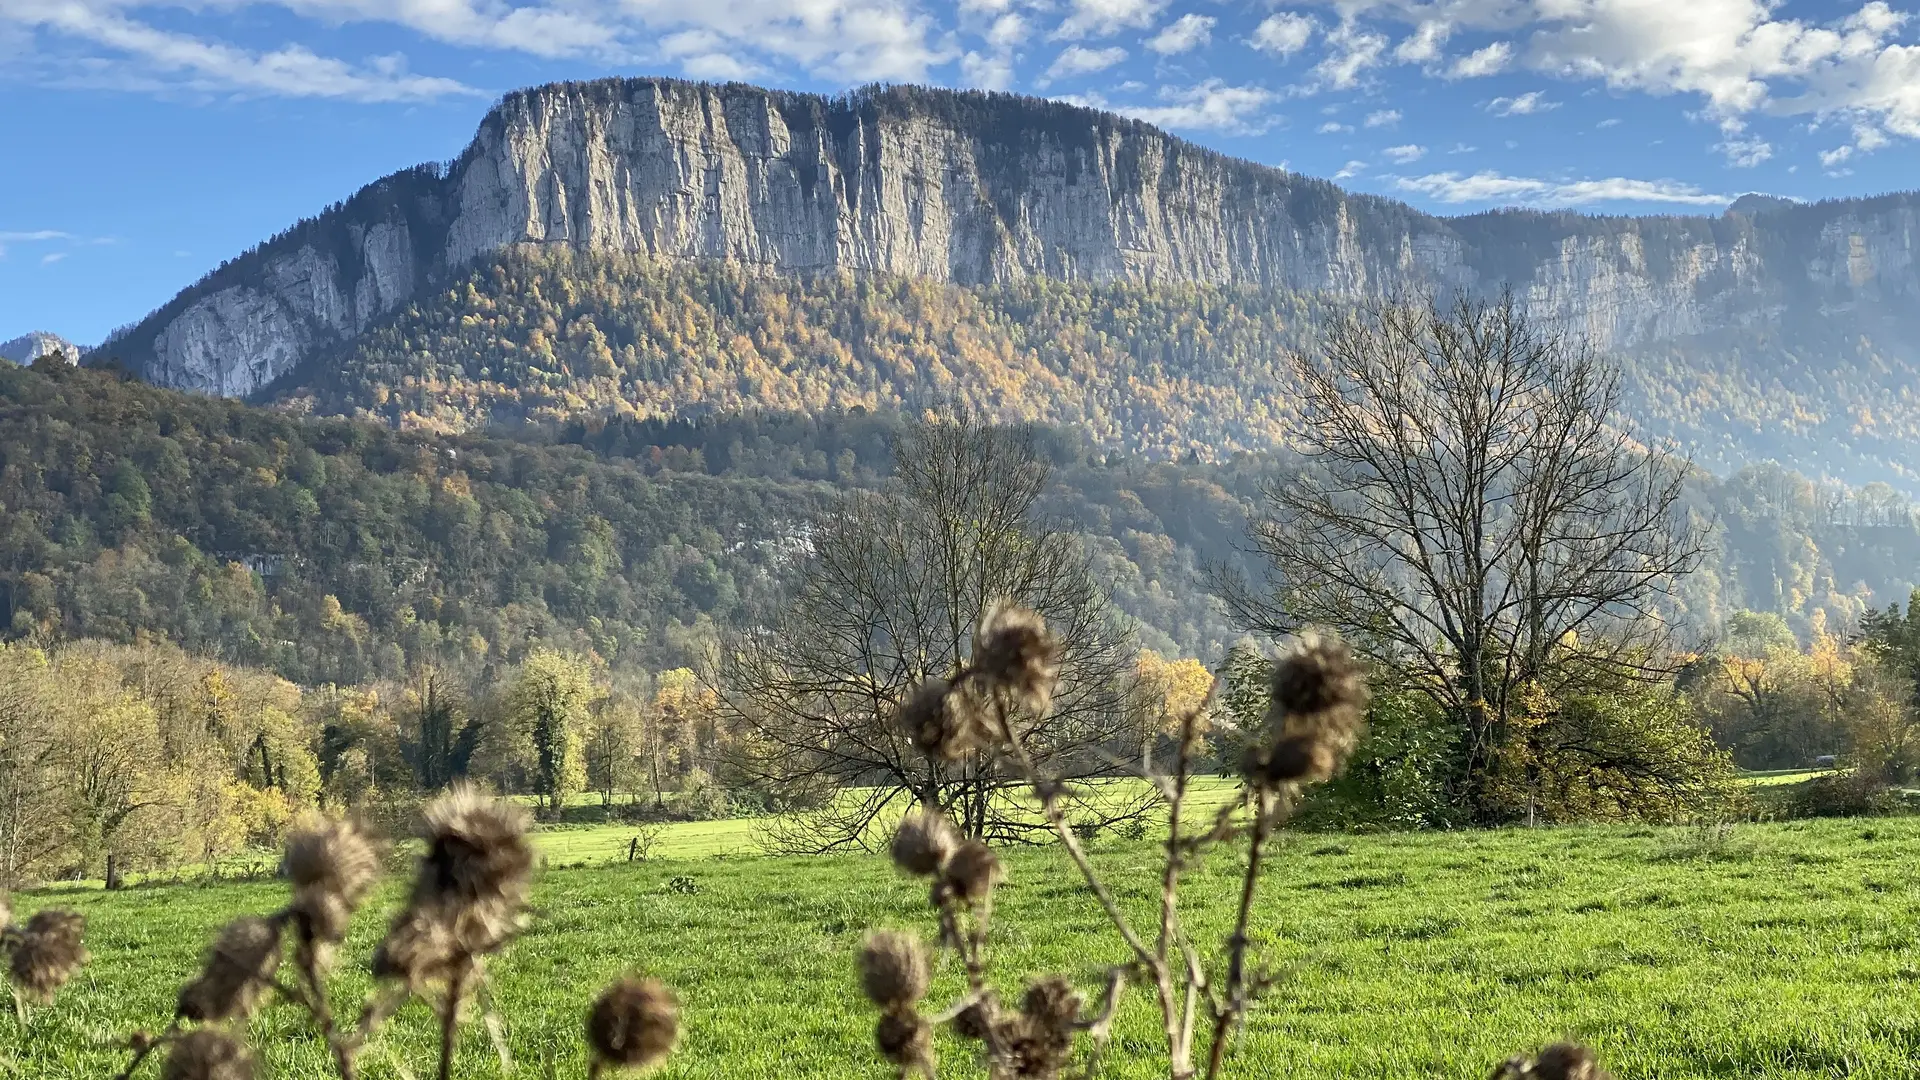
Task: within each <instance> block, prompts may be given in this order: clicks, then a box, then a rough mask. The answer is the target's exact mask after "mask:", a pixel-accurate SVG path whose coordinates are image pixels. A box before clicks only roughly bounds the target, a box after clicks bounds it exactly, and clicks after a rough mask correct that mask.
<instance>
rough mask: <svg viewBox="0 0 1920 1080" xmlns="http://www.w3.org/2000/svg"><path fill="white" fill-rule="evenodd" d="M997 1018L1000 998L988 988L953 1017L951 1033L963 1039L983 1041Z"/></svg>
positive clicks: (991, 1031)
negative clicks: (976, 999)
mask: <svg viewBox="0 0 1920 1080" xmlns="http://www.w3.org/2000/svg"><path fill="white" fill-rule="evenodd" d="M999 1018H1000V999H999V998H998V997H996V996H994V993H993V991H991V990H988V991H986V992H985V993H983V994H981V995H980V999H979V1000H978V1001H975V1002H973V1003H972V1004H971V1005H968V1006H967V1007H966V1008H964V1009H961V1010H960V1012H959V1014H958V1015H956V1016H955V1017H954V1018H953V1033H954V1034H955V1035H958V1036H960V1037H961V1038H963V1039H973V1040H975V1041H984V1040H985V1039H986V1037H987V1036H988V1035H990V1034H992V1033H993V1025H994V1024H995V1023H997V1022H998V1021H999Z"/></svg>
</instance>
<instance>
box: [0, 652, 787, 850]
mask: <svg viewBox="0 0 1920 1080" xmlns="http://www.w3.org/2000/svg"><path fill="white" fill-rule="evenodd" d="M726 739H727V735H726V733H725V731H723V730H722V728H721V726H720V724H719V723H718V720H717V711H716V702H715V700H714V697H713V695H712V694H711V693H710V692H709V691H707V690H705V689H703V688H702V687H701V685H700V684H699V682H698V680H697V679H695V677H694V674H693V673H692V672H691V671H688V670H685V669H679V670H672V671H665V672H658V673H650V674H648V673H627V674H625V675H622V676H620V677H612V676H611V675H610V673H609V672H607V671H606V669H605V668H604V666H601V665H595V664H594V663H592V662H591V661H590V660H588V659H586V658H583V657H578V656H571V655H566V654H562V653H558V652H554V651H551V650H545V649H541V650H535V651H533V652H532V653H530V654H529V655H528V656H527V657H526V659H525V660H524V661H523V662H521V663H519V664H516V665H512V666H509V667H503V668H500V669H497V670H494V671H492V672H466V673H455V672H452V671H450V670H447V669H436V668H423V669H420V670H419V671H417V672H415V673H414V675H413V676H412V677H411V678H408V679H405V680H399V681H387V682H380V683H374V684H369V685H365V686H358V687H344V688H343V687H319V688H301V687H298V686H295V685H294V684H292V683H290V682H287V681H286V680H284V679H281V678H279V677H277V676H274V675H272V674H270V673H268V672H264V671H260V670H258V669H254V668H247V667H240V666H235V665H229V664H222V663H218V662H215V661H212V660H208V659H205V658H202V657H195V656H192V655H189V654H188V653H186V652H184V651H182V650H180V649H178V648H176V647H174V646H170V645H160V644H153V643H143V644H139V645H116V644H111V643H106V642H99V641H78V642H67V643H62V644H59V645H56V646H53V647H51V648H39V647H35V646H32V645H29V644H25V643H21V642H15V643H12V644H9V645H0V746H4V748H5V755H4V759H0V884H3V885H9V886H10V885H15V884H18V883H20V882H22V881H35V880H49V879H66V878H74V877H91V878H95V879H99V878H105V879H106V880H107V881H108V882H109V883H113V882H115V881H116V880H118V879H121V878H122V877H123V876H124V875H128V874H134V873H142V872H147V873H151V872H156V871H166V870H171V869H177V868H180V867H182V866H194V867H199V868H201V869H207V868H211V867H217V866H218V865H220V863H221V862H222V861H223V860H226V859H229V858H231V857H234V856H241V855H246V854H247V853H250V852H254V851H257V850H259V849H263V848H272V847H274V846H276V845H278V844H279V843H280V841H281V840H282V839H283V837H284V834H285V832H286V830H287V829H288V828H289V827H290V825H292V823H293V822H294V821H295V820H296V819H297V818H298V817H299V816H300V815H301V814H302V813H305V812H307V811H311V810H315V809H322V808H325V809H328V810H330V811H332V812H334V813H343V812H347V811H352V812H354V813H357V814H360V815H363V816H366V817H370V818H374V819H377V820H379V821H380V822H381V823H382V824H384V825H386V826H388V827H390V828H391V829H393V830H399V829H401V828H402V827H403V826H404V824H405V822H406V820H407V818H408V816H409V815H410V814H411V813H412V811H413V809H414V807H415V806H416V804H417V801H418V799H419V798H420V797H421V796H422V795H424V794H427V793H431V792H433V791H436V790H439V789H442V788H444V787H446V786H447V785H448V784H450V783H452V782H453V781H455V780H461V779H470V780H474V781H477V782H480V783H482V784H484V785H486V786H488V787H490V788H492V789H493V790H497V791H501V792H510V793H516V794H521V795H524V796H527V797H529V798H531V799H532V800H533V801H534V802H536V803H537V804H538V805H539V807H540V808H541V810H542V811H543V812H546V813H549V814H552V813H555V812H557V811H558V810H559V809H560V808H563V807H566V806H567V805H569V804H570V803H573V802H577V801H578V799H577V797H578V796H580V795H582V794H583V793H589V792H591V793H594V794H596V795H597V797H598V798H597V800H596V801H597V802H598V803H599V804H601V805H602V806H605V807H608V808H610V809H611V808H615V807H617V808H618V812H620V813H622V814H626V815H630V816H642V817H662V818H665V817H700V818H705V817H716V816H723V815H725V814H728V813H731V812H734V811H735V810H752V811H758V810H764V809H766V806H765V804H764V803H763V802H762V803H748V804H745V805H742V806H736V805H735V803H734V802H733V801H732V800H736V799H751V798H753V795H752V793H751V792H748V791H745V790H742V789H738V788H736V790H735V791H734V792H733V793H732V794H729V792H728V791H727V790H726V789H724V788H723V787H722V786H721V784H720V782H719V781H718V780H717V779H716V773H718V772H719V771H720V768H721V766H720V760H721V756H722V754H723V752H724V750H725V742H726Z"/></svg>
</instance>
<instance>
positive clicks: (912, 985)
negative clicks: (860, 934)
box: [859, 930, 932, 1009]
mask: <svg viewBox="0 0 1920 1080" xmlns="http://www.w3.org/2000/svg"><path fill="white" fill-rule="evenodd" d="M859 968H860V988H861V989H862V990H864V991H866V994H867V1000H869V1001H871V1002H873V1003H874V1004H875V1005H878V1006H880V1007H881V1008H883V1009H885V1008H890V1007H893V1006H910V1005H914V1004H916V1003H918V1002H919V1001H920V999H921V998H923V997H926V996H927V985H928V983H929V982H930V981H931V979H932V975H931V973H930V972H929V971H928V970H927V951H926V949H925V948H923V947H922V946H921V944H920V939H919V938H918V937H916V936H915V935H913V934H910V933H907V932H906V931H904V930H877V931H875V932H873V933H871V934H868V935H867V940H866V942H865V943H864V944H862V945H861V947H860V958H859Z"/></svg>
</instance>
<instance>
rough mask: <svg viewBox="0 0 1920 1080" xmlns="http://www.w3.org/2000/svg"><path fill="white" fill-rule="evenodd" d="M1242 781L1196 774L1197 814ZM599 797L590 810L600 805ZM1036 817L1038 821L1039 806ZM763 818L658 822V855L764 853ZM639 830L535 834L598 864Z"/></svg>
mask: <svg viewBox="0 0 1920 1080" xmlns="http://www.w3.org/2000/svg"><path fill="white" fill-rule="evenodd" d="M1109 786H1110V787H1111V788H1113V789H1114V791H1115V798H1126V797H1130V796H1132V795H1134V794H1135V793H1137V792H1139V791H1141V790H1143V785H1142V784H1141V783H1140V782H1137V781H1131V780H1122V781H1115V782H1113V783H1112V784H1111V785H1109ZM1238 790H1239V781H1238V780H1234V779H1227V778H1223V777H1218V776H1203V777H1196V778H1195V779H1194V781H1193V786H1192V796H1191V802H1190V804H1189V805H1191V806H1192V807H1193V808H1194V809H1193V811H1192V812H1193V813H1198V814H1212V813H1213V812H1214V811H1215V810H1217V809H1218V808H1219V807H1221V806H1223V805H1225V804H1227V803H1229V802H1231V801H1233V799H1234V797H1235V792H1236V791H1238ZM598 805H599V799H598V798H595V799H594V800H593V802H592V803H591V804H589V809H591V808H594V807H597V806H598ZM1034 819H1035V820H1036V821H1037V820H1039V815H1038V812H1037V811H1035V814H1034ZM764 824H765V823H764V821H763V820H762V819H759V818H731V819H727V820H723V821H675V822H669V823H666V824H663V825H661V826H659V834H658V838H657V839H656V841H655V843H654V848H653V857H654V858H663V859H697V858H702V857H708V856H714V855H721V856H742V855H759V854H762V853H763V850H764V849H763V847H762V844H761V832H762V828H763V826H764ZM639 833H640V830H639V829H638V828H636V827H635V826H633V825H631V824H625V823H620V822H613V823H609V824H605V825H561V826H553V827H548V828H542V829H540V830H539V831H538V832H536V833H535V834H534V847H535V848H537V849H538V850H539V852H540V853H541V854H542V855H544V856H546V857H547V861H548V863H549V864H551V865H554V866H590V865H593V864H596V863H608V862H624V861H625V860H626V858H627V850H628V843H629V842H630V841H632V840H633V838H634V837H635V836H637V835H639Z"/></svg>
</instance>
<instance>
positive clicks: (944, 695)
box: [893, 679, 992, 761]
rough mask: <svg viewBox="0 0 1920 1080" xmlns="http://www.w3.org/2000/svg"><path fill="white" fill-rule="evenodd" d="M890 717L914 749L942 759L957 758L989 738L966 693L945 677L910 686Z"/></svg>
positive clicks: (976, 747) (975, 748)
mask: <svg viewBox="0 0 1920 1080" xmlns="http://www.w3.org/2000/svg"><path fill="white" fill-rule="evenodd" d="M893 720H894V725H895V726H896V727H898V728H899V729H900V731H901V733H902V734H904V735H906V737H907V741H908V742H910V743H912V744H913V748H914V749H916V750H918V751H920V752H921V753H923V754H925V755H927V756H928V757H935V758H939V759H940V760H942V761H958V760H960V759H961V758H963V757H966V756H967V755H968V754H970V753H972V752H973V751H975V750H977V749H979V748H980V747H982V746H984V745H987V744H988V743H990V742H991V741H992V738H991V736H990V733H989V732H988V730H987V728H986V727H985V725H984V724H982V722H981V720H980V717H979V710H978V709H977V708H976V707H974V704H973V703H972V701H971V699H970V697H969V695H967V694H966V693H965V692H964V691H963V690H961V689H958V688H956V687H954V685H953V684H952V683H949V682H948V681H947V680H945V679H928V680H926V681H925V682H922V683H921V684H920V685H918V686H916V687H914V688H913V692H912V693H910V694H908V695H907V698H906V700H905V701H903V702H901V703H900V706H899V708H898V709H897V710H896V711H895V712H894V718H893Z"/></svg>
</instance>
